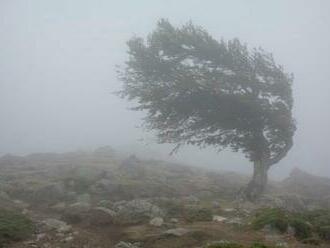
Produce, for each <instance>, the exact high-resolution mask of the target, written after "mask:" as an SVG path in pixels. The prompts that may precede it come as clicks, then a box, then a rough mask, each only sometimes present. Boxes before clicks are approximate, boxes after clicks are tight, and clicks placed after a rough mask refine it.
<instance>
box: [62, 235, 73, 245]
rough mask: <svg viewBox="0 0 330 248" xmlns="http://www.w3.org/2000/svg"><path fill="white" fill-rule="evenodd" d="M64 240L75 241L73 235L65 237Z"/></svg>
mask: <svg viewBox="0 0 330 248" xmlns="http://www.w3.org/2000/svg"><path fill="white" fill-rule="evenodd" d="M63 241H64V242H66V243H69V242H72V241H73V237H72V236H68V237H66V238H65V239H63Z"/></svg>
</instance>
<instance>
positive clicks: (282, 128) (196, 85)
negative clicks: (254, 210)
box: [119, 20, 296, 200]
mask: <svg viewBox="0 0 330 248" xmlns="http://www.w3.org/2000/svg"><path fill="white" fill-rule="evenodd" d="M128 47H129V50H128V54H129V58H128V61H127V62H126V65H125V67H124V68H122V69H121V70H120V71H119V78H120V79H121V80H122V82H123V89H122V91H121V92H120V95H121V96H122V97H124V98H128V99H129V100H133V101H134V102H135V103H136V104H137V105H136V107H134V108H133V109H134V110H142V111H144V112H145V113H146V117H145V119H144V123H145V126H146V128H147V129H149V130H154V131H156V133H157V137H158V141H159V142H160V143H173V144H175V145H176V146H175V147H176V148H178V147H180V146H181V145H184V144H190V145H197V146H199V147H206V146H214V147H216V148H218V149H219V150H222V149H224V148H230V149H232V150H233V151H235V152H238V151H240V152H242V153H243V154H244V155H245V156H246V157H247V158H248V159H249V160H250V161H251V162H252V163H253V164H254V173H253V177H252V180H251V181H250V183H249V184H248V185H247V187H246V189H245V190H244V193H245V196H246V197H247V198H248V199H249V200H254V199H256V198H257V197H258V196H259V195H260V194H261V193H262V192H263V190H264V188H265V186H266V183H267V172H268V169H269V168H270V167H271V166H272V165H274V164H276V163H277V162H279V161H280V160H281V159H282V158H283V157H284V156H286V154H287V152H288V151H289V150H290V148H291V147H292V145H293V141H292V138H293V135H294V132H295V129H296V127H295V122H294V120H293V118H292V105H293V98H292V89H291V84H292V81H293V76H292V75H291V74H288V73H286V72H285V71H284V70H283V68H282V67H281V66H279V65H278V64H276V63H275V61H274V59H273V57H272V55H271V54H269V53H266V52H265V51H264V50H262V49H253V50H249V49H248V48H247V46H246V45H244V44H242V43H241V42H240V41H239V40H238V39H233V40H229V41H224V40H221V41H217V40H215V39H214V38H212V37H211V36H210V34H208V32H206V31H205V30H204V29H203V28H201V27H199V26H195V25H193V24H192V23H188V24H186V25H184V26H182V27H180V28H175V27H173V26H172V25H171V24H170V23H169V22H168V21H167V20H160V21H159V22H158V25H157V28H156V29H155V30H154V31H153V32H152V33H151V34H150V35H149V36H148V38H147V40H146V41H144V40H143V39H142V38H139V37H133V38H132V39H131V40H129V41H128Z"/></svg>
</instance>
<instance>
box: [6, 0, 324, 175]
mask: <svg viewBox="0 0 330 248" xmlns="http://www.w3.org/2000/svg"><path fill="white" fill-rule="evenodd" d="M329 10H330V2H328V1H324V0H309V1H307V0H304V1H301V0H299V1H298V0H297V1H293V0H291V1H286V0H281V1H263V0H251V1H245V0H241V1H237V0H236V1H212V0H209V1H197V0H195V1H193V0H182V1H171V0H167V1H161V0H158V1H151V0H150V1H148V0H143V1H142V0H141V1H105V0H103V1H101V0H100V1H91V0H89V1H88V0H83V1H81V0H71V1H65V0H57V1H45V0H25V1H23V0H22V1H20V0H1V1H0V32H1V39H0V47H1V49H0V116H1V121H0V154H6V153H13V154H27V153H32V152H63V151H72V150H76V149H94V148H96V147H98V146H104V145H111V146H113V147H114V148H115V149H118V150H126V151H129V152H136V153H143V154H145V155H146V156H150V157H155V158H161V159H173V160H176V161H179V162H184V163H187V164H193V165H197V166H204V167H205V166H209V167H213V168H219V169H221V170H235V171H240V172H244V173H248V172H250V171H251V169H252V166H250V163H249V162H248V161H247V160H246V159H245V158H244V157H243V156H242V155H240V154H237V153H232V152H229V151H224V152H221V153H216V152H215V151H214V150H213V149H212V148H208V149H202V150H200V149H197V148H194V147H184V148H182V149H181V150H180V151H179V153H177V154H175V155H174V156H172V157H169V155H168V154H169V153H170V151H171V149H172V148H173V146H171V145H157V144H155V138H154V135H153V134H152V133H147V132H144V131H143V130H142V129H141V128H140V127H139V126H140V124H141V117H143V113H138V112H134V111H130V110H129V109H128V108H129V107H130V106H131V105H130V104H129V103H127V102H126V101H124V100H122V99H120V98H118V97H117V96H116V95H114V94H113V92H115V91H117V90H119V89H120V87H121V82H119V81H118V79H117V76H116V72H115V66H116V65H121V64H123V62H124V61H125V59H126V58H127V54H126V51H127V47H126V41H127V40H128V39H129V38H130V37H132V36H133V35H139V36H142V37H145V36H146V35H147V34H148V33H149V32H151V31H152V30H153V28H154V27H155V25H156V22H157V20H158V19H160V18H168V20H169V21H171V22H172V23H173V24H174V25H181V24H184V23H185V22H187V21H189V20H191V21H192V22H193V23H194V24H197V25H201V26H203V27H204V28H205V29H207V30H208V31H209V32H210V34H211V35H213V36H214V37H215V38H217V39H220V38H222V37H223V38H224V39H232V38H234V37H238V38H239V39H240V40H242V41H243V42H247V44H248V45H249V47H258V46H261V47H263V48H264V49H265V50H267V51H270V52H272V53H273V54H274V57H275V60H276V61H277V62H278V63H280V64H282V65H283V66H284V68H285V70H286V71H288V72H293V73H294V75H295V80H294V86H293V91H294V99H295V106H294V116H295V119H296V120H297V128H298V129H297V132H296V134H295V137H294V146H293V148H292V149H291V151H290V152H289V154H288V156H287V157H286V158H285V159H283V160H282V161H281V162H280V163H279V164H277V165H275V166H273V168H272V171H271V175H272V176H273V177H276V178H281V177H283V176H286V175H287V174H288V173H289V172H290V170H291V169H292V168H293V167H299V168H301V169H304V170H307V171H309V172H311V173H315V174H319V175H324V176H330V166H329V161H330V152H329V148H328V141H329V140H330V131H329V127H330V116H329V110H330V109H329V108H330V107H329V106H330V84H329V78H330V70H329V68H330V28H329V26H330V16H329Z"/></svg>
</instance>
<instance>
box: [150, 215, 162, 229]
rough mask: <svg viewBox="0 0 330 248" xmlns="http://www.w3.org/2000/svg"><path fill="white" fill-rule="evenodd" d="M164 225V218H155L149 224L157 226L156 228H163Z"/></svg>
mask: <svg viewBox="0 0 330 248" xmlns="http://www.w3.org/2000/svg"><path fill="white" fill-rule="evenodd" d="M163 223H164V220H163V218H161V217H155V218H153V219H152V220H151V221H150V222H149V224H150V225H151V226H156V227H160V226H162V225H163Z"/></svg>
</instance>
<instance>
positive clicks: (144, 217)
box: [113, 200, 164, 224]
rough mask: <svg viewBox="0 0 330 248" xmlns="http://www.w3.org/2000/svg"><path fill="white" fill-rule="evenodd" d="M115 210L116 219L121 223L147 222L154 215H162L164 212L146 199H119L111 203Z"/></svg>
mask: <svg viewBox="0 0 330 248" xmlns="http://www.w3.org/2000/svg"><path fill="white" fill-rule="evenodd" d="M113 210H114V211H115V212H117V217H116V219H117V221H118V223H121V224H136V223H142V222H148V221H149V220H150V219H152V218H155V217H162V216H164V212H163V211H162V210H161V209H160V208H159V207H158V206H156V205H154V204H152V203H150V202H149V201H147V200H132V201H119V202H115V203H114V204H113Z"/></svg>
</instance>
